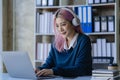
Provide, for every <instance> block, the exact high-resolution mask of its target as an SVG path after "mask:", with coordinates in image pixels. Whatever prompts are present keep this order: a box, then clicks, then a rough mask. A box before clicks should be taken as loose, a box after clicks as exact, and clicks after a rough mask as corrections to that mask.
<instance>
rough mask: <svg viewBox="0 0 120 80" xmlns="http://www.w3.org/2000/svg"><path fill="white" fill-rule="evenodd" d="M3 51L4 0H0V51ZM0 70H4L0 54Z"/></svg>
mask: <svg viewBox="0 0 120 80" xmlns="http://www.w3.org/2000/svg"><path fill="white" fill-rule="evenodd" d="M1 51H2V0H0V52H1ZM0 72H2V61H1V56H0Z"/></svg>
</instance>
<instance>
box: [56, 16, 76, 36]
mask: <svg viewBox="0 0 120 80" xmlns="http://www.w3.org/2000/svg"><path fill="white" fill-rule="evenodd" d="M56 29H57V31H58V32H59V33H60V34H61V35H62V36H63V38H68V37H70V36H71V34H72V32H74V29H73V26H72V24H71V23H70V22H69V21H67V20H65V19H64V18H62V17H58V18H56Z"/></svg>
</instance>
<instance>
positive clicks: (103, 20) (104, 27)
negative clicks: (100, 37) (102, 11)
mask: <svg viewBox="0 0 120 80" xmlns="http://www.w3.org/2000/svg"><path fill="white" fill-rule="evenodd" d="M107 28H108V25H107V16H101V32H107Z"/></svg>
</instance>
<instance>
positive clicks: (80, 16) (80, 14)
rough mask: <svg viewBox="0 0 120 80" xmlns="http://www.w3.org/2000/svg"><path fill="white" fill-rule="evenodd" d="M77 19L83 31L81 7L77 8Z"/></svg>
mask: <svg viewBox="0 0 120 80" xmlns="http://www.w3.org/2000/svg"><path fill="white" fill-rule="evenodd" d="M78 17H79V19H80V25H81V28H82V30H83V12H82V6H79V7H78ZM83 32H84V30H83Z"/></svg>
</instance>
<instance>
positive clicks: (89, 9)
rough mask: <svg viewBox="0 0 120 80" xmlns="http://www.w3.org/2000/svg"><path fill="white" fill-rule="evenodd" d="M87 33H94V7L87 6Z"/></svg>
mask: <svg viewBox="0 0 120 80" xmlns="http://www.w3.org/2000/svg"><path fill="white" fill-rule="evenodd" d="M86 18H87V33H91V32H92V7H91V6H87V17H86Z"/></svg>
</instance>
